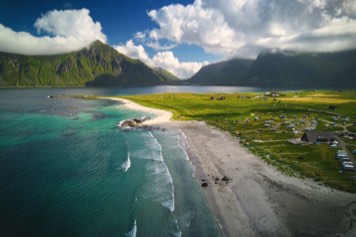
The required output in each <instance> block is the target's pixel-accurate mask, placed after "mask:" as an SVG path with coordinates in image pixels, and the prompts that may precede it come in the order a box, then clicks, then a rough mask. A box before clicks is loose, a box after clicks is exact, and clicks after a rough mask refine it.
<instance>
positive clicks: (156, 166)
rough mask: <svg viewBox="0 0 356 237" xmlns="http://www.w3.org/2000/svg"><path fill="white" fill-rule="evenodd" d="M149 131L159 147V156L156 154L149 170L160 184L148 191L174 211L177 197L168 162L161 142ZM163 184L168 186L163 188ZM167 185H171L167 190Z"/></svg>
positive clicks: (156, 182)
mask: <svg viewBox="0 0 356 237" xmlns="http://www.w3.org/2000/svg"><path fill="white" fill-rule="evenodd" d="M148 133H149V135H150V137H151V138H152V139H153V143H155V144H156V147H157V148H158V157H157V155H156V156H155V157H154V158H153V159H154V161H155V162H153V163H152V166H151V167H149V170H151V171H152V173H153V175H154V179H155V182H154V183H155V184H159V186H155V187H150V192H148V193H150V194H151V195H153V196H154V197H155V199H156V200H159V201H160V202H161V204H162V206H164V207H166V208H168V209H169V210H170V211H171V212H173V211H174V208H175V203H174V202H175V199H174V185H173V179H172V175H171V173H170V172H169V169H168V167H167V165H166V163H165V162H164V159H163V155H162V146H161V144H160V143H159V142H158V140H157V138H156V137H155V136H153V134H152V133H151V132H148ZM162 186H166V187H164V188H166V190H165V189H164V188H162ZM167 186H169V190H167V188H168V187H167ZM167 191H168V192H167Z"/></svg>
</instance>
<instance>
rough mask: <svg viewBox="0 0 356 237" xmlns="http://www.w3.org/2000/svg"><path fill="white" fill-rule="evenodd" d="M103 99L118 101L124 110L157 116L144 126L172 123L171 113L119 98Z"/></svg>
mask: <svg viewBox="0 0 356 237" xmlns="http://www.w3.org/2000/svg"><path fill="white" fill-rule="evenodd" d="M103 99H110V100H115V101H118V102H120V103H121V105H120V106H122V107H124V108H128V109H132V110H137V111H142V112H145V113H150V114H155V115H156V116H155V117H154V118H152V119H149V120H147V121H145V122H144V123H143V124H144V125H148V126H153V125H160V124H164V123H168V122H169V121H170V119H171V118H172V113H171V112H169V111H165V110H161V109H155V108H149V107H145V106H142V105H140V104H137V103H135V102H132V101H130V100H127V99H123V98H117V97H109V98H106V97H103Z"/></svg>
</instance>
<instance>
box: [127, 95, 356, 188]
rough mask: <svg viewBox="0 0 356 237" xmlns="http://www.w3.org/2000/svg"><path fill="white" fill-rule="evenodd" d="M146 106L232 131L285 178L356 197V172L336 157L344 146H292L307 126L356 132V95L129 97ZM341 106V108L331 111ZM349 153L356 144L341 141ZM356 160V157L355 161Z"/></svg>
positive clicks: (178, 118) (345, 139) (346, 138)
mask: <svg viewBox="0 0 356 237" xmlns="http://www.w3.org/2000/svg"><path fill="white" fill-rule="evenodd" d="M125 98H127V99H130V100H132V101H135V102H137V103H139V104H142V105H144V106H149V107H154V108H159V109H164V110H169V111H171V112H172V113H173V119H174V120H197V121H205V122H207V123H208V124H210V125H212V126H215V127H218V128H220V129H222V130H225V131H229V132H230V133H231V134H233V135H234V136H237V137H238V138H239V140H240V143H241V144H243V145H244V146H246V147H248V148H249V150H250V151H251V152H253V153H254V154H256V155H258V156H259V157H261V158H262V159H264V160H265V162H266V163H268V164H271V165H273V166H275V167H277V168H278V169H279V170H280V171H282V172H283V173H285V174H288V175H292V176H297V177H300V178H313V179H314V180H315V181H317V182H320V185H323V184H324V185H328V186H330V187H333V188H337V189H339V190H343V191H348V192H354V193H356V172H343V171H342V170H341V168H340V165H339V163H338V162H337V160H336V159H335V158H334V157H335V153H336V151H337V150H339V149H341V148H340V147H335V148H331V147H330V146H329V145H328V144H292V143H291V142H290V141H291V140H293V139H297V138H300V137H301V136H302V135H303V133H304V132H303V131H304V129H305V128H308V127H310V126H314V127H315V128H316V130H317V131H332V132H337V131H347V130H349V131H350V132H351V131H353V132H355V130H356V129H355V126H354V125H355V124H353V122H356V91H342V92H340V91H317V92H315V91H297V92H286V93H279V96H278V97H272V95H268V96H266V95H265V94H264V93H263V92H254V93H237V94H192V93H167V94H154V95H137V96H126V97H125ZM329 106H335V107H336V109H335V110H331V109H329ZM340 139H341V140H342V141H344V142H345V143H346V147H347V148H348V150H349V151H352V150H354V149H356V142H355V140H352V139H350V138H348V137H340ZM354 158H355V157H354Z"/></svg>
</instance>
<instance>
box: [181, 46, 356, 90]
mask: <svg viewBox="0 0 356 237" xmlns="http://www.w3.org/2000/svg"><path fill="white" fill-rule="evenodd" d="M188 82H189V83H190V84H199V85H235V86H258V87H285V88H298V87H304V88H305V87H314V88H335V87H341V88H348V87H353V88H355V87H356V50H352V51H345V52H338V53H320V54H311V53H304V54H296V53H293V52H289V53H286V52H278V53H264V54H260V55H259V56H258V57H257V59H256V60H254V61H249V60H245V61H244V60H241V59H232V60H229V61H225V62H221V63H216V64H210V65H208V66H205V67H203V68H202V69H201V70H200V71H199V72H197V73H196V74H195V75H194V76H193V77H192V78H190V79H189V80H188Z"/></svg>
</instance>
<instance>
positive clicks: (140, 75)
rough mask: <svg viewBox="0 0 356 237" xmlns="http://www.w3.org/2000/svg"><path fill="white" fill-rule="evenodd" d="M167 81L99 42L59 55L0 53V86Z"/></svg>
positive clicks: (160, 82) (140, 83) (156, 83)
mask: <svg viewBox="0 0 356 237" xmlns="http://www.w3.org/2000/svg"><path fill="white" fill-rule="evenodd" d="M173 79H177V78H173ZM170 81H172V78H168V77H166V76H165V75H164V74H163V73H160V72H158V71H156V70H154V69H152V68H150V67H148V66H147V65H145V64H144V63H142V62H141V61H139V60H134V59H131V58H129V57H127V56H125V55H123V54H120V53H118V52H117V51H116V50H115V49H113V48H112V47H110V46H108V45H106V44H103V43H101V42H100V41H96V42H94V43H92V44H91V45H90V46H89V47H88V48H84V49H82V50H79V51H76V52H72V53H67V54H61V55H51V56H26V55H17V54H8V53H0V86H38V87H40V86H84V85H87V86H130V85H161V84H169V83H170Z"/></svg>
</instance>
